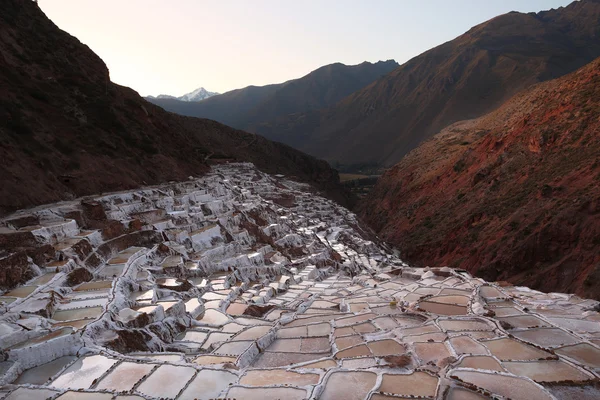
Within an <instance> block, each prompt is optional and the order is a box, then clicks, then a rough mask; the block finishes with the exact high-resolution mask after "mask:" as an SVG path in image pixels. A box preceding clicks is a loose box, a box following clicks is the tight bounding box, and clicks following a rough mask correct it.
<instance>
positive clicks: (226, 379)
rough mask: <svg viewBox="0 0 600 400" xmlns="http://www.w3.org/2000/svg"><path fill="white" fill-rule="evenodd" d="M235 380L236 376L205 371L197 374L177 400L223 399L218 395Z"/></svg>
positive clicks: (224, 372)
mask: <svg viewBox="0 0 600 400" xmlns="http://www.w3.org/2000/svg"><path fill="white" fill-rule="evenodd" d="M237 380H238V377H237V375H235V374H233V373H231V372H228V371H217V370H211V369H205V370H202V371H200V372H198V375H196V377H195V378H194V379H193V380H192V381H191V382H190V384H189V385H188V387H187V388H186V389H185V390H184V391H183V393H182V394H181V395H180V396H179V397H178V398H177V399H178V400H194V399H198V400H209V399H216V398H219V397H224V396H219V395H220V394H221V393H224V392H225V391H226V390H227V389H228V388H229V386H230V385H232V384H234V383H235V382H237Z"/></svg>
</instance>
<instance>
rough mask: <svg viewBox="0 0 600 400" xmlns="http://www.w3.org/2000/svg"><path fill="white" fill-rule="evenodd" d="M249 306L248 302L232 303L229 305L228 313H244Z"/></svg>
mask: <svg viewBox="0 0 600 400" xmlns="http://www.w3.org/2000/svg"><path fill="white" fill-rule="evenodd" d="M246 308H248V305H247V304H243V303H231V304H230V305H229V307H227V314H229V315H242V314H244V311H246Z"/></svg>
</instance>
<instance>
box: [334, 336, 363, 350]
mask: <svg viewBox="0 0 600 400" xmlns="http://www.w3.org/2000/svg"><path fill="white" fill-rule="evenodd" d="M362 342H364V340H363V338H362V336H360V335H352V336H344V337H339V338H337V339H335V345H336V346H337V348H338V350H344V349H347V348H348V347H352V346H355V345H357V344H360V343H362Z"/></svg>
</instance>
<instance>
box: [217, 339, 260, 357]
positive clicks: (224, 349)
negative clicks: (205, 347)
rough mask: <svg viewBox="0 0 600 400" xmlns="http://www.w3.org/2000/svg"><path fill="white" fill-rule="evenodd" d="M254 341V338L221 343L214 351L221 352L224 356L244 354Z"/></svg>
mask: <svg viewBox="0 0 600 400" xmlns="http://www.w3.org/2000/svg"><path fill="white" fill-rule="evenodd" d="M252 343H254V341H252V340H248V341H245V340H242V341H239V342H226V343H223V344H222V345H220V346H219V347H218V348H217V349H216V350H215V351H214V352H213V353H214V354H219V355H222V356H232V357H233V356H239V355H240V354H242V353H243V352H244V351H246V349H247V348H248V347H250V346H251V345H252Z"/></svg>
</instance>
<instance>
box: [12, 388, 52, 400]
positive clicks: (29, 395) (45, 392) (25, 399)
mask: <svg viewBox="0 0 600 400" xmlns="http://www.w3.org/2000/svg"><path fill="white" fill-rule="evenodd" d="M57 393H58V392H56V391H54V390H50V389H29V388H24V387H20V388H18V389H17V390H15V391H14V392H12V393H11V394H9V395H8V396H7V397H5V398H4V400H46V399H51V398H52V397H53V396H55V395H56V394H57Z"/></svg>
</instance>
